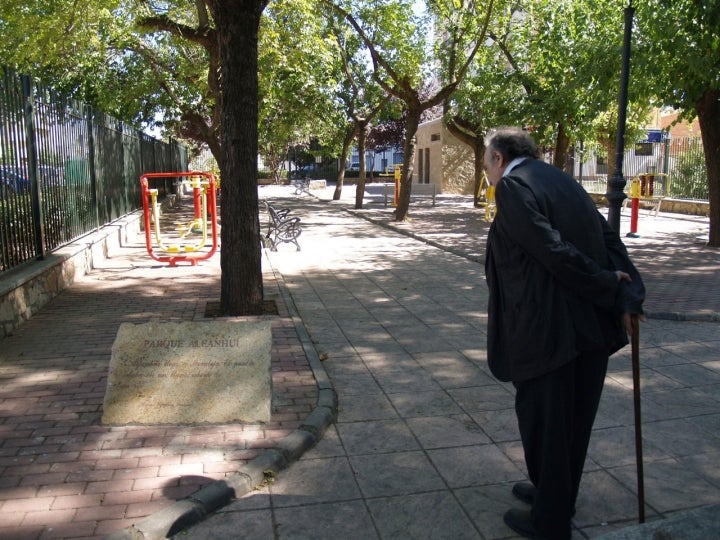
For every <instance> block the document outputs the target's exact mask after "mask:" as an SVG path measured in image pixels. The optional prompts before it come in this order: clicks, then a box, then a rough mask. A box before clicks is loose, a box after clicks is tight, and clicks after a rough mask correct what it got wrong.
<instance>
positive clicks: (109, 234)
mask: <svg viewBox="0 0 720 540" xmlns="http://www.w3.org/2000/svg"><path fill="white" fill-rule="evenodd" d="M141 217H142V214H141V213H140V212H135V213H134V214H130V215H129V216H126V217H125V218H122V219H120V220H117V221H115V222H113V223H111V224H109V225H106V226H105V227H102V228H101V229H100V230H99V231H97V232H95V233H92V234H89V235H86V236H83V237H81V238H78V239H77V240H76V241H75V242H73V243H72V244H69V245H67V246H65V247H63V248H61V249H58V250H56V251H53V252H52V253H50V254H48V255H47V256H46V257H45V258H44V259H42V260H37V261H28V262H26V263H24V264H22V265H20V266H18V267H17V268H13V269H12V270H8V271H6V272H4V273H3V274H0V339H2V338H4V337H5V336H8V335H10V334H12V333H13V332H14V331H15V329H16V328H18V327H19V326H20V325H21V324H22V323H23V322H25V321H27V320H28V319H29V318H30V317H32V316H33V315H34V314H35V313H37V312H38V311H40V310H41V309H42V308H43V306H45V305H46V304H47V303H48V302H50V300H52V299H53V298H55V297H56V296H57V295H58V294H60V293H61V292H62V291H63V290H64V289H66V288H67V287H70V286H71V285H72V284H73V283H75V281H77V280H78V279H80V278H81V277H82V276H84V275H85V274H87V273H88V272H89V271H90V270H92V268H93V267H94V266H95V261H100V260H103V259H105V258H107V256H108V253H110V252H112V251H113V250H114V249H117V248H118V247H120V246H122V245H124V244H126V243H127V238H128V234H129V233H130V232H132V233H137V232H138V231H139V230H140V222H141Z"/></svg>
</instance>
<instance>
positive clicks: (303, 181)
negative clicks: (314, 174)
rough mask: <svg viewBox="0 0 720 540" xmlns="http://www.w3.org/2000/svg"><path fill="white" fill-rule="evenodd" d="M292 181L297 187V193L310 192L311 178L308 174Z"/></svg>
mask: <svg viewBox="0 0 720 540" xmlns="http://www.w3.org/2000/svg"><path fill="white" fill-rule="evenodd" d="M292 183H293V187H295V195H302V194H303V193H309V192H310V179H309V178H308V177H307V176H306V177H304V178H295V179H293V181H292Z"/></svg>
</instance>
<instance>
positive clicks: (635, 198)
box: [627, 175, 645, 238]
mask: <svg viewBox="0 0 720 540" xmlns="http://www.w3.org/2000/svg"><path fill="white" fill-rule="evenodd" d="M642 176H645V175H641V177H642ZM641 189H642V188H641V180H638V179H637V178H634V179H633V181H632V182H631V183H630V202H631V203H632V204H631V207H630V232H629V233H628V234H627V236H629V237H631V238H637V236H638V234H637V229H638V214H639V213H640V193H641Z"/></svg>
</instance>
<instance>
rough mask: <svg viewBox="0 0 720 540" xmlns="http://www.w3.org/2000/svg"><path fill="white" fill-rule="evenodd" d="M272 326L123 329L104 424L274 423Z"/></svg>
mask: <svg viewBox="0 0 720 540" xmlns="http://www.w3.org/2000/svg"><path fill="white" fill-rule="evenodd" d="M271 346H272V332H271V328H270V322H268V321H259V322H228V321H212V322H172V323H171V322H164V323H159V322H157V323H156V322H152V323H146V324H137V325H136V324H130V323H123V324H121V325H120V329H119V330H118V333H117V336H116V338H115V343H114V344H113V347H112V357H111V359H110V372H109V374H108V384H107V390H106V392H105V401H104V403H103V417H102V422H103V424H195V423H203V422H209V423H231V422H238V421H242V422H268V421H270V404H271V399H272V379H271V373H270V348H271Z"/></svg>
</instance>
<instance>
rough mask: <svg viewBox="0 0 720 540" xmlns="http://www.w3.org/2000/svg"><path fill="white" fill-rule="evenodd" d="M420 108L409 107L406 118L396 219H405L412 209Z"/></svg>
mask: <svg viewBox="0 0 720 540" xmlns="http://www.w3.org/2000/svg"><path fill="white" fill-rule="evenodd" d="M421 113H422V111H421V110H420V109H415V108H411V109H408V112H407V117H406V118H405V143H404V144H403V164H402V169H401V171H400V197H399V199H398V205H397V208H396V209H395V221H405V220H406V219H407V217H408V210H409V209H410V194H411V193H412V178H413V169H414V161H415V142H416V140H415V134H416V133H417V128H418V125H419V124H420V114H421Z"/></svg>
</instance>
